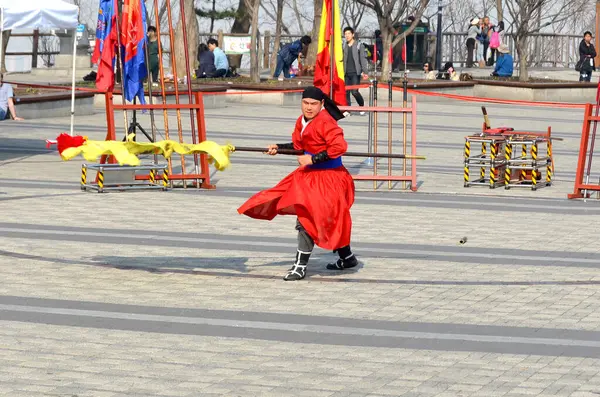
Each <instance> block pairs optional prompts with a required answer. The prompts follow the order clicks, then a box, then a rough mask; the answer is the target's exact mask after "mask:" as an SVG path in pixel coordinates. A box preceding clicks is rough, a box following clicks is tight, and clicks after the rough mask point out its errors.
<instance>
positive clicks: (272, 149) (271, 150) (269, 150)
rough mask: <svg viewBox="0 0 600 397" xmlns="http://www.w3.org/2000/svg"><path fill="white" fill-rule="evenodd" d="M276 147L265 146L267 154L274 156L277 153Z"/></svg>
mask: <svg viewBox="0 0 600 397" xmlns="http://www.w3.org/2000/svg"><path fill="white" fill-rule="evenodd" d="M277 149H278V148H277V145H269V146H267V154H269V155H271V156H275V155H276V154H277Z"/></svg>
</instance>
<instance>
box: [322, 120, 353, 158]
mask: <svg viewBox="0 0 600 397" xmlns="http://www.w3.org/2000/svg"><path fill="white" fill-rule="evenodd" d="M322 128H323V138H325V142H326V144H327V155H328V156H329V157H330V158H332V159H334V158H337V157H340V156H341V155H343V154H344V153H346V151H347V150H348V142H346V139H344V130H342V129H341V128H340V126H339V125H337V123H336V122H335V120H333V119H332V118H330V119H327V120H325V121H324V122H323V127H322Z"/></svg>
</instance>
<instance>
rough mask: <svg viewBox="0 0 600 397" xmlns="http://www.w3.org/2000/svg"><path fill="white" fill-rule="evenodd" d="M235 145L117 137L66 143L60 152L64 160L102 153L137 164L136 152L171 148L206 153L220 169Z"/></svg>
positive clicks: (168, 151)
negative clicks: (127, 140)
mask: <svg viewBox="0 0 600 397" xmlns="http://www.w3.org/2000/svg"><path fill="white" fill-rule="evenodd" d="M234 150H235V149H234V147H233V146H231V145H224V146H222V145H219V144H217V143H216V142H213V141H204V142H201V143H197V144H186V143H179V142H176V141H171V140H167V141H160V142H154V143H138V142H120V141H89V140H86V141H85V143H84V144H83V145H81V146H78V147H69V148H66V149H65V150H63V151H62V152H61V153H60V155H61V157H62V159H63V160H71V159H73V158H75V157H77V156H78V155H82V156H83V158H84V159H86V160H87V161H97V160H98V158H100V156H102V155H113V156H115V159H116V160H117V162H118V163H119V164H121V165H133V166H135V165H139V164H140V159H139V158H138V157H137V155H139V154H161V155H163V156H164V157H165V158H169V157H171V155H172V154H173V152H175V153H178V154H182V155H188V154H196V153H198V154H207V155H208V156H209V159H208V161H209V163H211V164H214V166H215V168H216V169H217V170H219V171H223V170H224V169H226V168H227V167H229V165H230V161H229V154H230V153H231V152H233V151H234Z"/></svg>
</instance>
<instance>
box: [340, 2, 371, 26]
mask: <svg viewBox="0 0 600 397" xmlns="http://www.w3.org/2000/svg"><path fill="white" fill-rule="evenodd" d="M365 9H366V7H365V5H364V4H361V3H358V2H357V1H355V0H341V3H340V14H341V15H343V18H344V25H346V26H350V27H352V28H353V29H354V30H358V27H359V26H360V22H361V21H362V19H363V16H364V15H365Z"/></svg>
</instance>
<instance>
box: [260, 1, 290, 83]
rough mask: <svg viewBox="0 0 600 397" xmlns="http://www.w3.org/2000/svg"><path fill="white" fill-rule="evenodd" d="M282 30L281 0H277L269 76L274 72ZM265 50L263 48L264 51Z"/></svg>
mask: <svg viewBox="0 0 600 397" xmlns="http://www.w3.org/2000/svg"><path fill="white" fill-rule="evenodd" d="M282 28H283V0H277V17H276V20H275V42H274V43H273V53H272V54H271V62H270V64H271V68H270V72H271V73H270V74H271V75H272V74H273V73H274V72H275V66H276V64H277V53H278V52H279V43H280V42H281V29H282ZM288 34H289V33H288ZM266 50H267V48H265V51H266Z"/></svg>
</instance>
